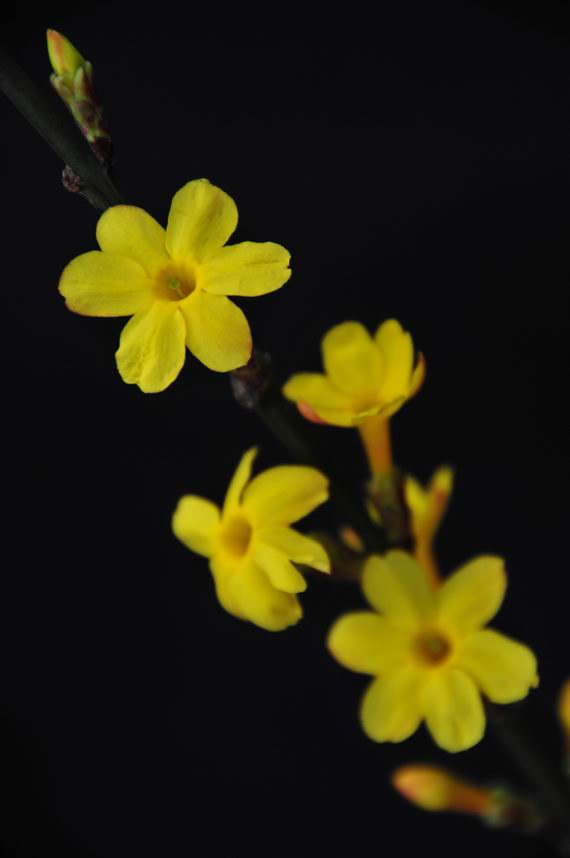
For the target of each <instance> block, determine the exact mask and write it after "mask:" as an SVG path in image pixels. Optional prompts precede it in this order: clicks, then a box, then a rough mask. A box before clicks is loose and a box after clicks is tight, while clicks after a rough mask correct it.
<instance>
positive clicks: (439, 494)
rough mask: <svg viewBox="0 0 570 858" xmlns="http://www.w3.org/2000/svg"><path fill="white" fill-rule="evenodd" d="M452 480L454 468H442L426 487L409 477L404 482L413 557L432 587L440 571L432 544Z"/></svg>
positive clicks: (435, 583) (436, 582) (441, 518)
mask: <svg viewBox="0 0 570 858" xmlns="http://www.w3.org/2000/svg"><path fill="white" fill-rule="evenodd" d="M453 478H454V472H453V468H449V467H441V468H438V469H437V471H436V472H435V473H434V474H433V476H432V478H431V480H430V482H429V484H428V485H427V487H426V488H424V486H422V485H421V483H419V482H418V481H417V480H416V479H414V477H411V476H407V477H406V478H405V481H404V494H405V499H406V504H407V506H408V509H409V511H410V526H411V531H412V536H413V538H414V556H415V558H416V560H417V561H418V563H419V564H420V566H421V567H422V569H424V571H425V572H426V573H427V575H428V576H429V579H430V581H431V583H432V584H433V585H435V586H437V584H438V583H439V572H438V569H437V563H436V561H435V557H434V553H433V542H434V539H435V535H436V533H437V531H438V529H439V526H440V524H441V522H442V520H443V517H444V515H445V511H446V510H447V505H448V502H449V498H450V496H451V492H452V489H453Z"/></svg>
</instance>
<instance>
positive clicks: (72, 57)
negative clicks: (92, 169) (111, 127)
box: [47, 30, 112, 165]
mask: <svg viewBox="0 0 570 858" xmlns="http://www.w3.org/2000/svg"><path fill="white" fill-rule="evenodd" d="M47 44H48V54H49V58H50V62H51V65H52V68H53V74H51V75H50V82H51V85H52V86H53V88H54V89H55V91H56V92H57V94H58V95H59V97H60V98H61V100H62V101H63V102H64V103H65V105H66V106H67V108H68V109H69V111H70V113H71V115H72V116H73V118H74V119H75V122H76V123H77V125H78V126H79V128H80V129H81V133H82V134H83V136H84V137H85V139H86V140H87V141H88V143H89V145H90V146H91V150H92V151H93V154H94V155H95V157H96V158H97V159H98V160H99V161H100V162H101V163H102V164H104V165H107V164H108V163H109V162H110V160H111V154H112V151H111V150H112V146H111V138H110V136H109V131H108V128H107V122H106V119H105V116H104V113H103V105H102V104H101V101H100V100H99V98H98V96H97V93H96V91H95V87H94V86H93V66H92V65H91V63H90V62H87V60H85V59H84V58H83V57H82V56H81V54H80V53H79V51H78V50H77V49H76V48H75V47H74V46H73V45H72V44H71V42H70V41H69V40H68V39H66V38H65V36H62V35H61V33H58V32H57V31H56V30H48V31H47Z"/></svg>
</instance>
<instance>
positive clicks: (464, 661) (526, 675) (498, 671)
mask: <svg viewBox="0 0 570 858" xmlns="http://www.w3.org/2000/svg"><path fill="white" fill-rule="evenodd" d="M457 666H458V667H459V668H460V669H461V670H464V671H465V672H466V673H468V674H469V676H471V677H472V678H473V679H474V680H475V682H476V683H477V685H478V686H479V688H480V689H481V691H482V692H483V694H485V695H486V697H488V698H489V700H492V701H493V703H514V702H515V701H516V700H522V699H523V697H526V696H527V694H528V692H529V690H530V689H531V688H536V686H537V685H538V677H537V672H536V658H535V656H534V653H533V652H532V651H531V650H530V649H529V648H528V647H527V646H524V644H521V643H518V642H517V641H514V640H511V639H510V638H508V637H506V636H505V635H502V634H500V633H499V632H495V631H493V630H492V629H484V630H483V631H480V632H474V633H473V634H472V635H469V637H468V638H466V640H465V641H464V642H463V645H462V647H461V650H460V653H459V655H458V658H457Z"/></svg>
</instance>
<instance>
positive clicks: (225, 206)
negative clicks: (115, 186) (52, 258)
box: [59, 179, 291, 393]
mask: <svg viewBox="0 0 570 858" xmlns="http://www.w3.org/2000/svg"><path fill="white" fill-rule="evenodd" d="M237 217H238V216H237V209H236V206H235V203H234V201H233V200H232V199H231V197H229V196H228V195H227V194H226V193H224V192H223V191H222V190H220V188H217V187H216V186H215V185H211V184H210V182H208V181H207V180H206V179H197V180H195V181H192V182H188V184H186V185H184V187H183V188H182V189H181V190H180V191H178V193H177V194H175V196H174V199H173V200H172V205H171V208H170V214H169V217H168V226H167V228H166V230H164V229H163V228H162V227H161V226H160V225H159V224H158V223H157V222H156V221H155V220H154V218H152V217H151V216H150V215H149V214H147V213H146V212H145V211H143V209H140V208H137V207H135V206H113V207H112V208H110V209H108V210H107V211H106V212H105V213H104V214H103V215H102V216H101V218H100V220H99V223H98V224H97V241H98V242H99V246H100V248H101V250H100V251H97V250H95V251H91V252H89V253H84V254H83V255H81V256H78V257H77V258H76V259H74V260H73V261H72V262H70V263H69V265H68V266H67V268H66V269H65V270H64V272H63V274H62V276H61V282H60V286H59V288H60V292H61V293H62V295H63V296H64V298H65V299H66V303H67V306H68V307H69V309H70V310H73V311H74V312H76V313H81V314H83V315H86V316H132V319H130V321H129V322H128V323H127V325H126V326H125V328H124V329H123V332H122V334H121V343H120V346H119V350H118V351H117V355H116V357H117V366H118V369H119V372H120V374H121V376H122V378H123V381H125V382H127V384H138V386H139V387H140V388H141V390H143V391H144V392H145V393H155V392H157V391H161V390H164V389H165V388H166V387H168V385H169V384H171V383H172V382H173V381H174V379H175V378H176V376H177V375H178V373H179V372H180V370H181V369H182V366H183V364H184V359H185V355H186V347H188V349H189V350H190V351H191V352H192V354H193V355H194V356H195V357H197V358H198V360H200V361H201V362H202V363H203V364H205V366H207V367H209V368H210V369H213V370H216V371H218V372H227V371H229V370H232V369H237V367H240V366H243V365H244V364H245V363H247V361H248V360H249V357H250V355H251V349H252V343H251V333H250V330H249V325H248V323H247V320H246V318H245V316H244V314H243V313H242V311H241V310H240V309H239V308H238V307H237V306H236V305H235V304H234V303H233V302H232V301H230V299H229V298H228V297H227V296H228V295H237V296H241V297H254V296H257V295H264V294H265V293H267V292H273V291H274V290H275V289H279V288H280V287H281V286H282V285H283V284H284V283H285V282H286V281H287V280H288V279H289V276H290V274H291V271H290V269H289V268H288V265H289V253H288V252H287V250H285V248H283V247H281V246H280V245H278V244H273V243H272V242H265V243H256V242H251V241H244V242H242V243H241V244H234V245H230V246H225V247H224V245H225V243H226V242H227V240H228V239H229V237H230V236H231V234H232V233H233V232H234V230H235V228H236V226H237Z"/></svg>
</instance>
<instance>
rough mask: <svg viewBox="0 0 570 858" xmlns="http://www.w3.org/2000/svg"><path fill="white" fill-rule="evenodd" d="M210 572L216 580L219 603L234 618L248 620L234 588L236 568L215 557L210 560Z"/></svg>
mask: <svg viewBox="0 0 570 858" xmlns="http://www.w3.org/2000/svg"><path fill="white" fill-rule="evenodd" d="M210 571H211V573H212V577H213V578H214V584H215V587H216V596H217V597H218V601H219V603H220V605H221V606H222V608H223V609H224V610H225V611H227V612H228V614H232V616H234V617H237V618H238V619H240V620H245V619H247V617H246V616H245V615H244V613H243V611H242V610H241V608H240V606H239V603H238V600H237V597H236V595H235V593H234V591H233V588H232V583H233V579H234V576H235V574H236V569H235V566H234V565H231V566H228V565H226V564H225V563H224V561H223V560H222V558H220V557H219V556H218V555H214V556H213V557H212V558H211V559H210Z"/></svg>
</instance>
